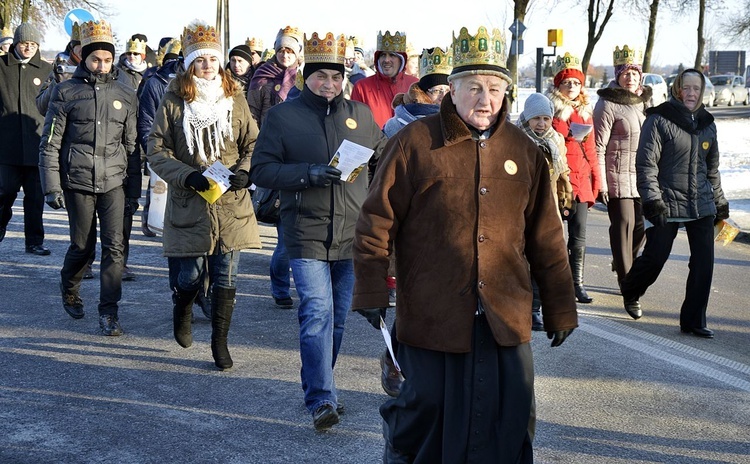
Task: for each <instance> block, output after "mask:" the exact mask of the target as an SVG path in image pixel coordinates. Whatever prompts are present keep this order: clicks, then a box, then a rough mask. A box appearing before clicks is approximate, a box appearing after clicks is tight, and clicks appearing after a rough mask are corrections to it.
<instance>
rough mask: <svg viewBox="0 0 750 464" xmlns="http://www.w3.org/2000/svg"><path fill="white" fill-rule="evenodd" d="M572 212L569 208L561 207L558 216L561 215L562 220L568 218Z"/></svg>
mask: <svg viewBox="0 0 750 464" xmlns="http://www.w3.org/2000/svg"><path fill="white" fill-rule="evenodd" d="M572 212H573V210H572V209H570V208H563V209H561V210H560V216H562V220H563V221H567V220H568V219H570V215H571V213H572Z"/></svg>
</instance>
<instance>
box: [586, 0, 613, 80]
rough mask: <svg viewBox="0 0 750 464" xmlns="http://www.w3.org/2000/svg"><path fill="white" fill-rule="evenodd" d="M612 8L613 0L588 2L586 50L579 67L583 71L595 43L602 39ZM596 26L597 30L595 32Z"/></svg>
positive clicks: (591, 0) (589, 59)
mask: <svg viewBox="0 0 750 464" xmlns="http://www.w3.org/2000/svg"><path fill="white" fill-rule="evenodd" d="M614 6H615V0H589V4H588V25H589V28H588V41H587V42H586V50H585V51H584V52H583V59H582V60H581V67H582V68H583V69H588V66H589V62H590V61H591V55H593V54H594V48H595V47H596V43H597V42H599V39H601V38H602V33H603V32H604V28H605V27H606V26H607V23H608V22H609V20H610V19H611V18H612V13H613V11H614ZM597 26H598V28H599V30H597Z"/></svg>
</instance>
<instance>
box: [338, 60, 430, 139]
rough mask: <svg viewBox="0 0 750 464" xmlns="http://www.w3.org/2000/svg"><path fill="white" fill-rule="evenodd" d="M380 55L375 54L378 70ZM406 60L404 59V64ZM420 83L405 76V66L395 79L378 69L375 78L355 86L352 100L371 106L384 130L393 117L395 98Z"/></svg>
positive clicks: (376, 120)
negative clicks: (415, 83)
mask: <svg viewBox="0 0 750 464" xmlns="http://www.w3.org/2000/svg"><path fill="white" fill-rule="evenodd" d="M379 55H380V52H375V63H376V66H375V67H376V68H378V67H377V60H378V57H379ZM403 55H405V54H403ZM405 60H406V58H405V57H404V62H405ZM418 81H419V79H417V78H416V77H414V76H409V75H407V74H404V70H403V66H402V69H401V71H400V72H399V73H398V74H397V75H396V77H395V78H394V79H391V78H390V77H386V76H384V75H383V74H382V73H381V72H380V69H377V71H376V72H375V75H374V76H370V77H367V78H365V79H360V80H358V81H357V83H356V84H354V90H352V95H351V99H352V100H354V101H358V102H362V103H364V104H365V105H367V106H369V107H370V110H371V111H372V115H373V116H374V117H375V123H376V124H377V125H378V127H380V128H381V129H382V128H383V126H384V125H385V123H386V122H387V121H388V120H389V119H390V118H391V117H393V106H392V105H391V104H392V103H393V98H394V97H395V96H396V95H397V94H399V93H406V92H408V91H409V87H410V86H411V85H412V84H413V83H414V82H418Z"/></svg>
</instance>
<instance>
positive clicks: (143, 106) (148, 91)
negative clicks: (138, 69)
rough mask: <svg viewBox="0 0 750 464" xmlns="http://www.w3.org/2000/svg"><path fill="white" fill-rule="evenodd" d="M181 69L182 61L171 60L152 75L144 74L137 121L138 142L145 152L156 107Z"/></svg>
mask: <svg viewBox="0 0 750 464" xmlns="http://www.w3.org/2000/svg"><path fill="white" fill-rule="evenodd" d="M149 69H151V68H149ZM180 69H182V63H181V62H180V61H179V60H170V61H167V62H166V63H164V64H163V65H162V66H160V67H159V69H158V70H157V71H156V72H155V73H152V74H151V76H149V77H146V76H145V74H144V78H143V79H144V80H143V82H142V83H141V86H140V89H139V90H138V92H139V95H138V123H137V125H138V142H139V143H140V145H141V149H142V150H143V152H144V153H145V152H146V147H147V146H148V134H149V132H151V126H153V125H154V115H156V109H157V108H158V107H159V103H161V99H162V97H164V94H165V93H166V92H167V85H168V84H169V82H170V81H171V80H172V79H174V77H175V76H176V75H177V71H178V70H180Z"/></svg>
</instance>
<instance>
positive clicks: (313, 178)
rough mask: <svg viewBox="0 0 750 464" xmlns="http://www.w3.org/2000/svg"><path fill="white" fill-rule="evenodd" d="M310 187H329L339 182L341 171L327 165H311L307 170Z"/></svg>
mask: <svg viewBox="0 0 750 464" xmlns="http://www.w3.org/2000/svg"><path fill="white" fill-rule="evenodd" d="M307 178H308V180H309V182H310V187H320V188H322V187H330V186H331V184H332V183H334V182H336V183H338V181H340V180H341V171H339V170H338V169H336V168H334V167H333V166H328V165H327V164H311V165H310V167H309V168H308V169H307Z"/></svg>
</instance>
